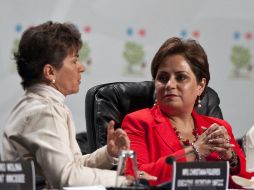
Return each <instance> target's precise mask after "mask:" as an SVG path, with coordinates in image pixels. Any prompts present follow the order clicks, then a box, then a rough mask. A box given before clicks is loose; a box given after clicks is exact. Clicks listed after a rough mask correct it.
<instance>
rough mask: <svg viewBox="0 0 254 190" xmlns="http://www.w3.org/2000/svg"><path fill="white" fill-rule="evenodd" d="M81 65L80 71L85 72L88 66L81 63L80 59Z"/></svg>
mask: <svg viewBox="0 0 254 190" xmlns="http://www.w3.org/2000/svg"><path fill="white" fill-rule="evenodd" d="M79 65H80V67H79V71H80V72H81V73H83V72H84V71H85V70H86V67H85V65H84V64H82V63H80V61H79Z"/></svg>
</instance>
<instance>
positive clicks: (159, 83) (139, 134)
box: [122, 37, 249, 188]
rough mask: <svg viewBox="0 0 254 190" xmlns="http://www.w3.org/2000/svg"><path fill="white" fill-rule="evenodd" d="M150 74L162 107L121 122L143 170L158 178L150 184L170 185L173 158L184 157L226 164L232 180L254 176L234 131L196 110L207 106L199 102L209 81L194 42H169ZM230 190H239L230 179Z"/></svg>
mask: <svg viewBox="0 0 254 190" xmlns="http://www.w3.org/2000/svg"><path fill="white" fill-rule="evenodd" d="M151 71H152V77H153V79H154V82H155V93H156V99H157V103H156V104H155V105H154V106H153V107H152V108H151V109H148V108H147V109H143V110H139V111H136V112H133V113H131V114H128V115H127V116H126V117H125V118H124V120H123V123H122V128H123V129H124V130H125V131H126V132H127V134H128V136H129V138H130V141H131V149H133V150H134V151H135V152H136V154H137V160H138V169H139V170H143V171H146V172H148V173H150V174H151V175H154V176H157V177H158V180H157V181H156V182H150V184H151V185H156V184H159V183H162V182H166V181H169V180H171V177H172V176H171V175H172V168H171V166H170V165H167V164H166V158H167V157H168V156H174V157H176V158H177V157H181V158H179V159H178V161H183V162H191V161H196V160H207V161H219V160H227V161H229V163H230V174H231V175H240V176H245V177H249V176H248V174H247V173H246V169H245V167H246V166H245V163H246V161H245V157H244V154H243V152H242V150H241V149H240V147H239V146H238V144H237V142H236V140H235V138H234V136H233V133H232V129H231V126H230V125H229V124H228V123H227V122H226V121H224V120H221V119H217V118H213V117H208V116H202V115H199V114H197V113H196V112H195V111H194V109H193V108H194V106H195V105H196V104H198V107H200V106H202V105H201V103H200V102H201V101H200V97H201V96H202V92H203V91H204V89H205V88H206V86H207V84H208V82H209V80H210V73H209V65H208V60H207V55H206V53H205V51H204V50H203V48H202V47H201V45H200V44H198V43H197V42H196V41H195V40H182V39H180V38H176V37H174V38H170V39H168V40H167V41H166V42H164V44H163V45H162V46H161V47H160V49H159V50H158V52H157V53H156V55H155V57H154V58H153V61H152V65H151ZM180 155H186V156H180ZM229 187H230V188H239V187H238V186H237V185H236V184H234V183H233V182H232V180H231V178H230V184H229Z"/></svg>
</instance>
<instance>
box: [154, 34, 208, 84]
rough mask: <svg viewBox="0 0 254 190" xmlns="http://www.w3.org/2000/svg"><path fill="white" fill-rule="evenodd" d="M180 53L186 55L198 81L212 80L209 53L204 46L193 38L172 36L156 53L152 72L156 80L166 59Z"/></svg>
mask: <svg viewBox="0 0 254 190" xmlns="http://www.w3.org/2000/svg"><path fill="white" fill-rule="evenodd" d="M176 54H180V55H183V56H184V57H185V59H186V60H187V62H188V64H189V65H190V67H191V70H192V71H193V73H194V74H195V76H196V79H197V82H201V80H202V78H205V79H206V85H207V84H208V83H209V80H210V72H209V64H208V60H207V55H206V53H205V51H204V49H203V48H202V46H201V45H200V44H199V43H198V42H197V41H196V40H193V39H187V40H184V39H181V38H178V37H172V38H169V39H168V40H166V41H165V42H164V43H163V44H162V46H161V47H160V48H159V50H158V51H157V53H156V54H155V56H154V58H153V60H152V64H151V72H152V77H153V79H154V80H155V78H156V75H157V72H158V68H159V66H160V65H161V64H162V63H163V62H164V61H165V59H166V58H167V57H168V56H172V55H176Z"/></svg>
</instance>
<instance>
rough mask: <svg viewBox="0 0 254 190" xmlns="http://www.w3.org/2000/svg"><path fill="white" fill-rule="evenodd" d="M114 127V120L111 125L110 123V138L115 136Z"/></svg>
mask: <svg viewBox="0 0 254 190" xmlns="http://www.w3.org/2000/svg"><path fill="white" fill-rule="evenodd" d="M114 125H115V122H114V121H113V120H111V121H110V122H109V123H108V127H107V128H108V136H109V137H111V136H113V134H114V131H115V130H114Z"/></svg>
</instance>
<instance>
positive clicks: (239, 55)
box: [230, 45, 252, 77]
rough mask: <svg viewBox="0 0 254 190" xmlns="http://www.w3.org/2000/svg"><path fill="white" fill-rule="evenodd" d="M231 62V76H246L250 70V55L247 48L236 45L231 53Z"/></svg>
mask: <svg viewBox="0 0 254 190" xmlns="http://www.w3.org/2000/svg"><path fill="white" fill-rule="evenodd" d="M230 58H231V62H232V64H233V66H234V70H233V74H234V76H236V77H241V76H247V75H248V74H249V73H250V71H251V70H252V66H251V53H250V50H249V49H248V48H245V47H243V46H240V45H236V46H234V47H233V48H232V51H231V57H230Z"/></svg>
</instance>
